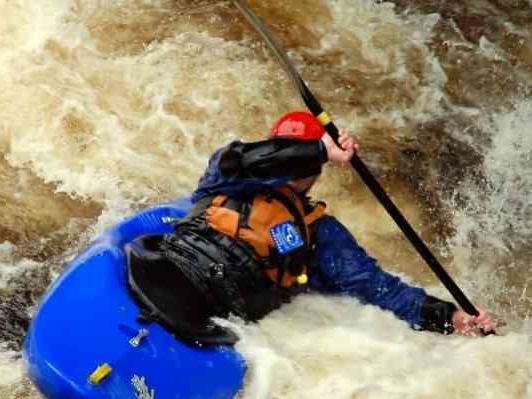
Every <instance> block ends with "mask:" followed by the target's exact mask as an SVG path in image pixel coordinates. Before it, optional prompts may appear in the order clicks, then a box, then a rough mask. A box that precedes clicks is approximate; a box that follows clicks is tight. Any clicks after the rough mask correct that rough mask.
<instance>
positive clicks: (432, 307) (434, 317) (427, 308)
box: [420, 295, 458, 334]
mask: <svg viewBox="0 0 532 399" xmlns="http://www.w3.org/2000/svg"><path fill="white" fill-rule="evenodd" d="M457 309H458V308H457V307H456V305H455V304H454V303H451V302H446V301H442V300H441V299H438V298H435V297H433V296H430V295H427V298H426V299H425V303H423V305H422V306H421V322H420V327H421V329H422V330H428V331H435V332H439V333H441V334H452V333H453V332H454V326H453V321H452V318H453V313H454V312H455V310H457Z"/></svg>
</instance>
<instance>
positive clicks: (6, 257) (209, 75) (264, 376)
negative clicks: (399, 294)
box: [0, 0, 532, 399]
mask: <svg viewBox="0 0 532 399" xmlns="http://www.w3.org/2000/svg"><path fill="white" fill-rule="evenodd" d="M249 4H250V6H251V7H253V9H254V10H256V11H257V13H258V14H259V15H261V16H262V17H263V18H264V19H265V20H266V21H267V22H268V23H269V24H270V25H271V26H272V29H273V30H274V32H275V33H276V34H277V35H279V37H280V39H281V41H282V42H283V44H284V45H285V46H286V47H287V49H288V50H289V51H290V56H291V57H292V59H293V60H294V62H295V63H296V66H297V68H298V69H299V70H300V71H301V73H302V75H303V77H304V78H305V80H306V81H307V82H308V84H309V86H310V87H311V88H312V90H313V91H315V94H316V95H317V97H318V98H319V99H320V100H321V101H322V102H323V104H324V105H325V106H326V108H328V109H329V110H330V111H331V113H332V114H333V116H334V118H335V120H336V121H337V124H338V125H341V126H345V127H348V128H349V129H351V131H352V132H353V134H354V135H356V137H357V139H358V140H359V142H360V144H361V151H360V156H361V158H362V159H363V160H364V161H365V162H366V163H367V164H368V166H369V167H370V168H371V169H372V171H373V172H374V173H375V175H376V176H378V178H379V180H380V181H381V183H382V184H383V185H384V186H385V187H386V189H387V190H388V192H389V193H390V194H391V195H392V197H393V198H394V200H395V201H396V202H397V204H398V205H399V207H400V208H401V209H402V210H403V211H404V213H405V215H406V216H407V218H408V219H409V220H410V221H411V222H412V224H413V225H414V226H415V228H416V229H417V230H418V231H419V232H420V234H421V235H422V236H423V238H424V239H425V240H427V242H428V244H429V246H430V247H431V249H432V250H433V251H434V252H435V254H436V255H437V256H438V257H439V259H441V261H442V263H443V264H444V265H445V266H446V268H447V269H448V270H449V271H450V273H451V274H452V275H453V277H454V278H455V279H456V280H457V282H458V283H459V285H460V286H461V287H462V288H463V290H464V291H465V292H466V293H467V295H468V296H469V297H470V298H471V299H472V300H473V302H475V303H477V304H479V305H482V306H484V307H486V308H487V309H489V310H490V311H491V312H493V313H494V315H495V317H496V318H497V319H498V320H499V323H500V324H501V328H500V334H501V335H500V336H496V337H493V336H492V337H488V338H471V337H459V336H449V337H445V336H440V335H437V334H431V333H419V332H415V331H412V330H411V329H409V328H408V326H406V325H405V324H404V323H402V322H400V321H398V320H396V319H395V318H394V317H392V316H391V315H390V314H387V313H384V312H382V311H379V310H377V309H375V308H374V307H371V306H362V305H360V304H359V303H357V302H356V301H354V300H352V299H348V298H325V297H319V296H312V295H309V296H303V297H300V298H298V299H297V300H296V301H294V302H293V303H292V304H290V305H288V306H286V307H284V308H283V309H281V310H279V311H277V312H274V313H273V314H271V316H269V317H267V318H266V319H264V320H263V321H262V322H261V323H259V324H258V325H247V326H245V325H242V324H241V323H238V322H237V323H236V328H237V329H238V330H239V332H240V333H241V334H242V337H243V338H242V340H241V342H240V343H239V344H238V349H239V350H240V351H241V352H242V354H243V355H244V356H245V357H246V359H247V361H248V364H249V365H250V371H249V373H248V376H247V379H246V385H245V389H244V391H243V393H242V397H244V398H253V399H255V398H329V397H334V398H336V399H341V398H368V399H381V398H482V399H488V398H498V399H499V398H529V399H530V398H532V383H530V381H531V379H532V342H531V341H530V336H531V334H532V322H531V321H530V316H531V314H530V313H531V311H532V303H531V300H532V292H531V290H532V288H531V287H529V285H530V282H531V281H532V276H530V274H529V271H530V265H531V262H530V259H531V257H532V244H530V238H531V236H532V221H531V220H532V219H531V217H532V160H531V158H532V135H531V134H530V132H531V129H532V100H530V94H531V92H532V90H531V84H530V82H532V80H531V78H532V37H531V35H532V28H531V27H532V2H531V1H530V0H527V1H524V0H512V1H510V0H490V1H488V0H471V1H467V2H464V1H462V0H449V1H446V2H441V1H436V0H431V1H419V0H397V1H393V2H381V1H371V0H283V1H278V0H271V1H268V2H264V1H258V0H253V1H252V0H250V1H249ZM0 16H1V17H0V48H1V51H0V155H1V156H0V182H1V183H2V184H0V204H1V206H2V211H1V212H0V297H1V298H0V348H1V349H0V397H2V398H37V397H38V395H37V393H36V392H35V391H34V390H33V388H32V386H31V384H30V383H29V382H28V381H27V379H26V377H25V374H24V367H23V364H22V362H21V360H20V355H19V351H20V345H21V342H22V339H23V337H24V333H25V330H26V328H27V326H28V323H29V320H30V319H31V315H32V312H34V310H35V305H36V303H38V300H39V298H40V297H41V295H42V294H43V292H44V291H45V290H46V288H47V287H48V286H49V284H50V282H51V281H53V280H54V279H55V278H56V277H57V275H58V274H59V273H60V272H61V270H62V269H63V267H64V265H65V264H66V263H67V262H68V261H69V260H71V259H72V258H73V256H75V254H76V253H77V252H78V251H80V250H81V249H82V248H83V247H84V246H86V245H87V244H88V243H89V242H90V240H92V239H93V238H95V237H96V236H97V235H98V234H100V233H101V232H103V231H104V230H105V229H106V228H108V227H109V226H111V225H113V224H114V223H117V222H119V221H120V220H121V219H122V218H124V217H126V216H128V215H130V214H131V213H133V212H135V211H137V210H139V209H142V208H144V207H147V206H150V205H153V204H156V203H158V202H163V201H168V200H170V199H173V198H175V197H178V196H182V195H186V194H187V193H189V192H190V191H191V190H193V188H194V187H195V184H196V182H197V180H198V178H199V177H200V175H201V174H202V172H203V170H204V168H205V166H206V162H207V160H208V157H209V155H210V154H211V152H212V151H213V150H214V149H216V148H217V147H219V146H221V145H223V144H225V143H227V142H228V141H230V140H233V139H235V138H242V139H244V140H257V139H260V138H262V137H264V135H265V133H266V132H267V131H268V129H269V126H270V125H271V124H272V122H273V121H274V120H275V118H276V117H277V116H278V115H279V114H280V113H282V112H285V111H288V110H291V109H299V108H302V107H303V104H302V103H301V101H300V99H299V97H298V94H297V92H295V90H294V89H293V88H292V87H291V85H290V83H289V81H288V80H287V78H286V77H285V76H284V74H283V72H282V70H281V69H280V68H279V66H278V65H277V64H276V63H275V61H274V60H273V59H272V57H271V56H270V54H269V53H268V51H267V50H266V49H265V48H264V47H263V46H262V45H261V42H260V40H259V39H258V37H257V36H256V34H255V33H254V32H253V31H252V30H251V29H250V28H249V26H248V25H247V24H246V23H245V21H244V20H243V19H242V18H241V17H240V16H239V14H238V12H237V11H236V9H235V8H234V7H232V6H231V5H230V3H228V2H225V1H222V2H216V1H185V0H130V1H123V0H114V1H113V0H97V1H95V0H40V1H38V2H35V1H30V0H9V1H8V0H0ZM313 194H314V196H316V197H319V198H322V199H324V200H325V201H327V202H328V204H329V209H330V212H331V213H333V214H334V215H336V216H337V217H339V218H340V219H341V220H342V221H343V222H344V223H345V224H346V225H347V226H348V227H349V228H350V230H351V231H352V232H353V233H354V234H355V236H356V237H357V239H358V240H359V241H360V242H361V243H362V244H363V245H364V246H365V247H366V248H367V250H368V251H369V252H370V253H371V254H372V255H373V256H374V257H376V258H378V259H379V260H380V263H381V264H382V265H383V267H384V268H385V269H387V270H390V271H392V272H395V273H398V274H400V275H401V276H403V277H404V278H405V279H406V280H408V281H410V282H411V283H412V284H419V285H421V286H423V287H425V288H426V289H427V290H428V291H429V292H430V293H432V294H434V295H439V296H442V297H445V298H448V295H447V294H446V292H445V290H444V289H443V288H442V287H441V285H440V284H439V283H438V282H437V280H436V279H435V278H434V277H433V276H432V274H431V272H430V271H429V270H428V268H427V267H426V266H425V265H424V264H423V262H422V261H421V260H420V259H419V257H418V256H417V255H416V253H415V251H414V250H412V248H411V247H410V246H409V244H408V243H407V242H406V240H405V238H404V237H403V236H402V234H401V233H400V232H399V231H398V229H397V228H396V227H395V225H394V224H393V222H391V220H390V219H389V218H388V216H386V214H385V213H384V211H383V210H382V209H381V208H380V205H379V204H378V203H377V202H376V201H375V200H374V199H373V198H372V196H371V195H370V194H369V193H368V191H367V190H366V189H365V188H364V187H363V185H362V183H361V182H360V181H359V179H358V178H357V177H356V176H355V175H354V174H353V173H352V171H351V170H349V169H348V168H347V167H346V168H341V167H331V166H328V167H327V169H326V171H325V173H324V176H323V177H322V178H321V183H320V184H319V185H318V186H317V187H316V189H315V190H314V192H313Z"/></svg>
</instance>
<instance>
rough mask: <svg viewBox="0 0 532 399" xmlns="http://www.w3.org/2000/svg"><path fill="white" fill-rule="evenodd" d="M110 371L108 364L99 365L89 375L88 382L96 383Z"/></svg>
mask: <svg viewBox="0 0 532 399" xmlns="http://www.w3.org/2000/svg"><path fill="white" fill-rule="evenodd" d="M111 371H113V369H112V368H111V366H109V364H107V363H104V364H101V365H99V366H98V367H97V368H96V370H94V371H93V372H92V373H91V374H90V375H89V383H91V384H92V385H98V384H99V383H100V382H101V381H102V380H103V379H104V378H105V377H107V376H108V375H109V374H111Z"/></svg>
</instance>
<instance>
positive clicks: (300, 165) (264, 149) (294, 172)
mask: <svg viewBox="0 0 532 399" xmlns="http://www.w3.org/2000/svg"><path fill="white" fill-rule="evenodd" d="M326 161H327V157H326V151H325V149H324V147H323V145H322V143H321V141H320V140H317V141H307V142H301V141H296V140H287V139H284V140H283V139H274V140H267V141H262V142H258V143H242V142H239V141H236V142H233V143H231V144H230V145H228V146H227V147H224V148H222V149H219V150H218V151H216V152H215V153H214V155H213V156H212V157H211V159H210V161H209V165H208V168H207V170H206V172H205V174H204V175H203V177H202V178H201V179H200V181H199V185H198V187H197V189H196V190H195V191H194V193H193V195H192V201H193V202H196V201H198V200H200V199H202V198H204V197H206V196H211V195H215V194H224V195H228V196H230V197H235V198H238V197H239V196H240V195H242V194H243V193H245V194H246V195H249V194H250V193H254V192H258V191H264V190H265V189H272V188H275V187H279V186H282V185H284V184H286V183H287V182H288V181H290V180H292V179H297V178H304V177H309V176H314V175H317V174H319V173H320V172H321V165H322V163H324V162H326ZM312 233H313V244H314V245H315V256H314V258H313V259H312V262H311V267H310V272H309V288H310V289H312V290H315V291H317V292H321V293H326V294H335V295H349V296H352V297H355V298H357V299H358V300H360V301H361V302H363V303H368V304H372V305H376V306H378V307H380V308H381V309H384V310H388V311H391V312H393V313H394V314H395V315H396V316H397V317H399V318H400V319H402V320H405V321H406V322H408V323H409V324H410V325H411V326H413V327H415V328H419V329H428V330H433V331H439V332H445V333H450V332H452V327H451V326H450V316H451V314H452V312H453V311H454V309H455V307H454V305H453V304H450V303H447V302H444V301H441V300H438V299H437V298H434V297H431V296H428V295H427V294H426V293H425V291H424V290H423V289H421V288H416V287H412V286H410V285H408V284H405V283H404V282H403V281H401V279H399V278H398V277H396V276H394V275H391V274H389V273H387V272H385V271H383V270H382V269H381V268H380V267H379V266H378V265H377V263H376V260H375V259H373V258H372V257H370V256H368V254H367V253H366V251H365V250H364V249H363V248H362V247H361V246H359V245H358V243H357V241H356V239H355V238H354V237H353V235H352V234H351V233H350V232H349V231H348V230H347V229H346V228H345V227H344V226H343V225H342V224H341V223H340V222H339V221H338V220H337V219H336V218H334V217H332V216H328V215H325V216H323V217H322V218H320V219H318V220H317V221H316V222H314V224H313V225H312ZM450 327H451V328H450Z"/></svg>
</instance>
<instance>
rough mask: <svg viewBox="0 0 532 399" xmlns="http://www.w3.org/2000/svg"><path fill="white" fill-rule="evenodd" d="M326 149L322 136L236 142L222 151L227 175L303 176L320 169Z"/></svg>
mask: <svg viewBox="0 0 532 399" xmlns="http://www.w3.org/2000/svg"><path fill="white" fill-rule="evenodd" d="M326 161H327V152H326V150H325V146H324V145H323V143H322V141H321V140H308V141H301V140H292V139H271V140H264V141H259V142H256V143H242V142H239V141H237V142H234V143H232V144H231V145H229V146H228V147H227V148H226V149H225V150H224V152H223V153H222V155H221V158H220V163H219V167H220V171H221V173H222V175H223V176H225V177H242V178H244V177H283V176H289V177H291V178H294V179H300V178H305V177H310V176H315V175H319V174H320V173H321V165H322V164H323V163H324V162H326Z"/></svg>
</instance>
